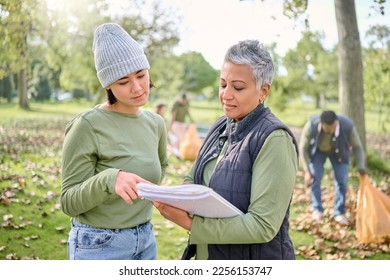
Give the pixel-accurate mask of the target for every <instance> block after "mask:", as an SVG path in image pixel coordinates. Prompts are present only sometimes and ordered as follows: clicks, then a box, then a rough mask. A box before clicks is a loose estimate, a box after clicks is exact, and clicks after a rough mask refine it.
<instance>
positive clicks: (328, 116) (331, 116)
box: [321, 111, 337, 124]
mask: <svg viewBox="0 0 390 280" xmlns="http://www.w3.org/2000/svg"><path fill="white" fill-rule="evenodd" d="M336 120H337V115H336V113H335V112H333V111H323V112H322V114H321V122H322V123H326V124H332V123H334V122H335V121H336Z"/></svg>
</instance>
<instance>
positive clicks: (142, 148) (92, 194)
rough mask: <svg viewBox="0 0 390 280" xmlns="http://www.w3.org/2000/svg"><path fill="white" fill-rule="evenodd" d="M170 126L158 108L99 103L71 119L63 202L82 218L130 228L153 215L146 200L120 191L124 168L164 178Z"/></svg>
mask: <svg viewBox="0 0 390 280" xmlns="http://www.w3.org/2000/svg"><path fill="white" fill-rule="evenodd" d="M166 146H167V130H166V125H165V122H164V120H163V118H162V117H161V116H159V115H157V114H155V113H153V112H149V111H143V110H142V111H141V112H140V113H139V114H137V115H128V114H121V113H116V112H112V111H108V110H102V109H98V106H96V107H95V108H93V109H91V110H88V111H86V112H83V113H81V114H79V115H78V116H76V117H75V118H74V119H73V120H72V121H71V122H69V123H68V125H67V127H66V130H65V140H64V144H63V150H62V190H61V207H62V210H63V211H64V213H65V214H67V215H69V216H70V217H75V218H76V219H77V220H79V221H80V222H81V223H85V224H89V225H92V226H94V227H99V228H112V229H118V228H130V227H134V226H137V225H139V224H142V223H145V222H147V221H150V220H151V217H152V211H153V207H152V204H151V203H150V202H149V201H147V200H141V199H137V200H135V201H134V203H133V204H132V205H129V204H127V203H126V202H125V201H124V200H123V199H122V198H121V197H120V196H118V195H117V194H116V193H115V191H114V187H115V183H116V177H117V174H118V172H119V171H120V170H123V171H125V172H131V173H134V174H137V175H138V176H140V177H142V178H144V179H146V180H149V181H151V182H153V183H156V184H159V183H160V182H161V180H162V178H163V176H164V174H165V169H166V167H167V165H168V157H167V153H166Z"/></svg>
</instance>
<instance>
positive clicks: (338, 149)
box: [299, 111, 366, 225]
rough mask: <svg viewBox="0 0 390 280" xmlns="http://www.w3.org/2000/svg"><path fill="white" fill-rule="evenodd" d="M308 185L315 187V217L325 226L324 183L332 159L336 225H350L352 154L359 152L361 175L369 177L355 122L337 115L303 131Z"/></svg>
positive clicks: (315, 120) (317, 117)
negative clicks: (347, 201) (347, 205)
mask: <svg viewBox="0 0 390 280" xmlns="http://www.w3.org/2000/svg"><path fill="white" fill-rule="evenodd" d="M299 142H300V143H299V147H300V155H301V156H302V163H303V169H304V171H305V182H306V184H307V185H308V186H311V208H312V211H313V212H312V217H313V220H314V221H316V222H321V220H322V217H323V212H324V208H323V206H322V200H321V180H322V176H323V174H324V164H325V161H326V159H327V158H329V160H330V163H331V164H332V168H333V173H334V177H335V202H334V210H333V215H334V219H335V221H336V222H338V223H340V224H343V225H348V224H349V221H348V219H347V217H346V215H345V212H346V211H345V199H346V194H347V186H348V169H349V165H350V156H351V150H353V151H354V152H355V156H356V163H357V166H358V169H359V173H360V175H364V174H366V171H365V170H366V167H365V153H364V149H363V146H362V144H361V141H360V138H359V135H358V133H357V131H356V128H355V125H354V123H353V121H352V120H351V119H349V118H347V117H345V116H342V115H337V114H336V113H335V112H334V111H323V112H322V113H321V115H314V116H312V117H311V118H310V120H309V121H308V122H307V123H306V125H305V126H304V128H303V131H302V134H301V138H300V141H299Z"/></svg>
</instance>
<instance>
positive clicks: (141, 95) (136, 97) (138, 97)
mask: <svg viewBox="0 0 390 280" xmlns="http://www.w3.org/2000/svg"><path fill="white" fill-rule="evenodd" d="M144 95H145V93H141V94H140V95H137V96H135V97H132V98H131V99H140V98H141V97H143V96H144Z"/></svg>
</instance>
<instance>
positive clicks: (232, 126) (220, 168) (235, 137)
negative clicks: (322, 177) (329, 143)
mask: <svg viewBox="0 0 390 280" xmlns="http://www.w3.org/2000/svg"><path fill="white" fill-rule="evenodd" d="M276 129H284V130H286V131H287V132H288V133H289V134H290V135H291V137H292V139H293V142H294V145H295V148H296V150H297V151H298V148H297V143H296V140H295V138H294V135H293V133H292V132H291V131H290V129H289V128H288V127H287V126H286V125H284V124H283V123H282V122H281V121H280V120H279V119H278V118H277V117H276V116H275V115H274V114H272V113H271V111H270V110H269V109H268V108H264V107H263V106H262V105H259V106H258V107H257V108H256V109H255V110H254V111H253V112H251V113H250V114H249V115H248V116H246V117H245V118H244V119H243V120H241V121H240V122H238V123H235V122H231V120H228V119H227V118H226V117H221V118H220V119H218V120H217V122H216V123H215V124H214V125H213V126H212V128H210V131H209V133H208V135H207V136H206V139H205V142H204V143H203V146H202V148H201V151H200V153H199V154H201V155H202V157H201V158H198V159H197V162H196V166H195V183H196V184H202V176H203V174H202V172H203V170H204V166H205V165H206V163H207V162H209V161H210V160H212V159H214V158H216V157H218V155H219V154H220V151H221V149H222V147H223V146H224V143H225V141H229V142H228V148H227V150H226V152H225V155H224V156H223V158H222V159H221V160H220V161H219V163H218V164H217V166H216V169H215V171H214V173H213V175H212V177H211V180H210V183H209V187H210V188H212V189H214V190H215V191H216V192H217V193H219V194H220V195H221V196H223V197H224V198H225V199H227V200H228V201H230V202H231V203H232V204H234V205H235V206H236V207H237V208H239V209H240V210H241V211H243V212H244V213H247V212H248V207H249V203H250V194H251V180H252V166H253V163H254V161H255V159H256V157H257V155H258V153H259V152H260V150H261V148H262V146H263V144H264V141H265V140H266V139H267V137H268V136H269V134H270V133H272V132H273V131H275V130H276ZM297 156H298V155H297ZM288 218H289V208H288V209H287V212H286V215H285V217H284V220H283V223H282V225H281V227H280V229H279V232H278V233H277V235H276V236H275V237H274V239H272V240H271V241H270V242H267V243H262V244H222V245H221V244H209V246H208V253H209V259H214V260H215V259H217V260H221V259H241V260H244V259H267V260H276V259H295V254H294V248H293V245H292V242H291V239H290V236H289V234H288V230H289V221H288Z"/></svg>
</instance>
